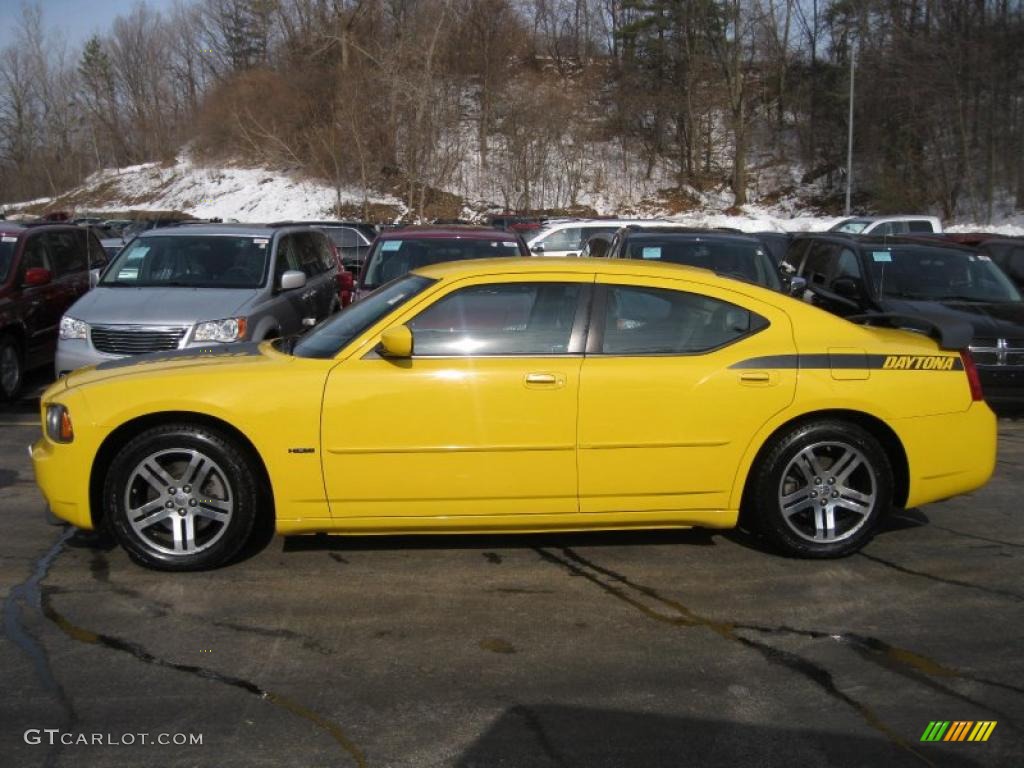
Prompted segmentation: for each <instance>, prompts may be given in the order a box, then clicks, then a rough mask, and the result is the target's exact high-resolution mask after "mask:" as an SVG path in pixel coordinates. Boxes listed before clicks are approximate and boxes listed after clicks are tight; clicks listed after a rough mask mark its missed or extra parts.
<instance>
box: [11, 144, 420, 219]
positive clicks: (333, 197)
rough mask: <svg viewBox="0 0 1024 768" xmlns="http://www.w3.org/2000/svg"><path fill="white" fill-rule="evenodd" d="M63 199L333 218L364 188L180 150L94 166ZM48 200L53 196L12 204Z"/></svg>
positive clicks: (202, 213) (95, 204)
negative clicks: (171, 156) (166, 158)
mask: <svg viewBox="0 0 1024 768" xmlns="http://www.w3.org/2000/svg"><path fill="white" fill-rule="evenodd" d="M62 199H67V200H72V201H76V200H81V201H82V202H81V203H79V204H77V208H78V210H79V211H81V212H85V211H88V212H89V213H103V212H105V211H126V210H139V211H182V212H184V213H188V214H191V215H192V216H195V217H197V218H201V219H211V218H221V219H224V220H225V221H230V220H235V221H252V222H260V221H283V220H289V219H322V218H332V217H333V215H332V209H333V207H334V206H335V204H337V203H341V204H342V205H356V206H358V205H361V204H362V203H363V195H362V192H361V191H360V190H358V189H356V188H354V187H344V188H342V189H341V190H335V189H334V188H333V187H331V186H329V185H327V184H324V183H322V182H316V181H309V180H303V179H298V178H293V177H292V176H290V175H289V174H285V173H281V172H279V171H270V170H267V169H263V168H244V167H234V166H205V165H202V164H200V163H197V162H195V161H193V160H192V159H190V158H188V157H187V156H184V155H183V156H182V157H179V158H178V160H177V161H176V162H175V163H174V164H173V165H162V164H160V163H143V164H141V165H133V166H129V167H127V168H119V169H106V170H103V171H98V172H96V173H94V174H92V175H91V176H90V177H89V178H88V179H86V181H85V182H84V183H83V184H82V185H81V187H79V188H77V189H74V190H71V191H69V192H68V193H67V194H66V195H61V196H60V197H59V198H56V199H55V200H53V201H52V202H53V203H54V204H55V205H61V204H62ZM47 202H51V201H50V200H46V199H42V200H33V201H30V202H26V203H21V204H19V205H17V206H11V207H12V208H21V207H24V206H26V205H38V204H41V203H44V204H45V203H47ZM368 202H370V203H373V204H383V205H390V206H394V207H395V208H397V209H399V210H400V211H404V210H405V206H404V205H403V204H402V202H401V201H400V200H398V199H397V198H394V197H390V196H387V195H380V194H373V195H370V196H368Z"/></svg>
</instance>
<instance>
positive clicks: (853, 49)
mask: <svg viewBox="0 0 1024 768" xmlns="http://www.w3.org/2000/svg"><path fill="white" fill-rule="evenodd" d="M856 61H857V44H856V42H855V41H854V40H853V38H851V39H850V119H849V121H848V122H849V126H848V128H847V133H846V215H847V216H849V215H850V193H851V191H852V190H853V80H854V73H855V72H856Z"/></svg>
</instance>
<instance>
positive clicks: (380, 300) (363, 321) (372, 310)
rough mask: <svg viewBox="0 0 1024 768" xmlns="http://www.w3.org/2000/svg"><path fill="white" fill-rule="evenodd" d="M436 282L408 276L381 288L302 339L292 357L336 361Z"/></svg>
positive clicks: (297, 343) (292, 351)
mask: <svg viewBox="0 0 1024 768" xmlns="http://www.w3.org/2000/svg"><path fill="white" fill-rule="evenodd" d="M434 282H435V281H433V280H431V279H429V278H426V277H420V276H419V275H406V276H405V277H402V278H399V279H398V280H395V281H394V282H392V283H390V284H388V285H384V286H381V289H380V290H379V291H375V292H374V293H373V294H372V295H370V296H367V297H366V298H365V299H363V300H362V301H357V302H356V303H355V304H349V305H348V306H347V307H346V308H345V309H343V310H341V312H339V313H338V314H336V315H334V317H332V318H331V319H330V320H327V321H326V322H324V323H321V324H320V325H318V326H317V327H316V328H314V329H313V330H312V331H310V332H309V333H307V334H306V335H305V336H302V337H301V338H300V339H299V340H298V341H297V342H296V343H295V347H294V348H293V349H292V350H291V353H292V354H293V355H295V356H296V357H319V358H329V357H334V356H335V355H336V354H338V352H340V351H341V350H342V349H343V348H344V347H345V346H346V345H348V344H349V342H351V341H352V340H353V339H355V338H356V337H357V336H358V335H359V334H361V333H362V332H363V331H365V330H366V329H367V328H369V327H370V326H371V325H373V324H374V323H376V322H377V321H378V320H380V319H381V318H382V317H384V316H385V315H387V314H388V313H390V312H393V311H394V310H396V309H398V308H399V307H400V306H402V305H403V304H405V303H406V302H407V301H409V299H411V298H412V297H413V296H415V295H416V294H418V293H421V292H422V291H423V290H424V289H425V288H426V287H427V286H429V285H432V284H433V283H434Z"/></svg>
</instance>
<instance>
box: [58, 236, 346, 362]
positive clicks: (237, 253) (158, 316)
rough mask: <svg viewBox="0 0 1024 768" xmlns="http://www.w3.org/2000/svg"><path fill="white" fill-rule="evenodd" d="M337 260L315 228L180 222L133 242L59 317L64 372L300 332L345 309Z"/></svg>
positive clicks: (329, 245)
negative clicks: (131, 357) (340, 296)
mask: <svg viewBox="0 0 1024 768" xmlns="http://www.w3.org/2000/svg"><path fill="white" fill-rule="evenodd" d="M337 270H338V266H337V260H336V258H335V256H334V250H333V248H332V246H331V244H330V241H329V240H328V238H327V235H325V234H324V233H323V232H321V231H320V230H318V229H315V228H313V227H308V226H298V225H289V226H267V225H251V224H198V225H190V224H182V225H178V226H174V227H165V228H160V229H152V230H149V231H147V232H144V233H142V234H140V235H139V236H138V237H136V238H135V239H134V240H132V241H131V242H130V243H128V245H126V246H125V247H124V249H123V250H122V251H121V252H120V253H119V254H118V255H117V256H116V257H115V258H114V259H113V260H112V261H111V263H110V264H109V265H108V266H107V268H106V269H105V270H104V272H103V275H102V277H100V280H99V283H98V284H97V286H96V288H94V289H93V290H92V291H90V292H89V293H88V294H86V295H85V296H83V297H82V298H81V299H79V300H78V301H77V302H75V303H74V304H73V305H72V306H71V308H70V309H68V311H67V313H66V314H65V315H64V317H63V318H62V319H61V323H60V339H59V341H58V344H57V356H56V361H55V366H54V367H55V370H56V373H57V375H58V376H60V375H62V374H64V373H68V372H70V371H73V370H74V369H76V368H79V367H81V366H84V365H92V364H95V363H101V362H104V361H106V360H111V359H117V358H120V357H125V356H128V355H138V354H143V353H146V352H161V351H167V350H172V349H184V348H186V347H194V346H209V345H210V344H229V343H232V342H238V341H262V340H263V339H268V338H273V337H276V336H286V335H289V334H292V333H297V332H299V331H301V330H303V329H304V328H305V327H308V326H310V325H314V324H315V323H317V322H319V321H320V320H322V319H324V318H325V317H327V316H328V315H330V314H332V313H333V312H336V311H337V310H338V308H339V301H338V292H337V278H336V274H337Z"/></svg>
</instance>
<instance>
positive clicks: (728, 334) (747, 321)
mask: <svg viewBox="0 0 1024 768" xmlns="http://www.w3.org/2000/svg"><path fill="white" fill-rule="evenodd" d="M767 325H768V321H767V320H765V319H764V318H763V317H761V316H760V315H758V314H755V313H754V312H751V311H749V310H747V309H744V308H743V307H739V306H736V305H735V304H730V303H729V302H726V301H721V300H719V299H713V298H711V297H709V296H702V295H700V294H697V293H688V292H685V291H671V290H665V289H662V288H644V287H639V286H622V285H620V286H609V287H608V299H607V303H606V309H605V318H604V332H603V336H602V342H601V350H600V353H601V354H605V355H686V354H695V353H700V352H708V351H710V350H713V349H716V348H718V347H722V346H725V345H726V344H731V343H732V342H734V341H738V340H739V339H742V338H743V337H744V336H747V335H749V334H751V333H753V332H755V331H759V330H761V329H762V328H765V327H767Z"/></svg>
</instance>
